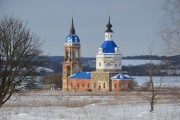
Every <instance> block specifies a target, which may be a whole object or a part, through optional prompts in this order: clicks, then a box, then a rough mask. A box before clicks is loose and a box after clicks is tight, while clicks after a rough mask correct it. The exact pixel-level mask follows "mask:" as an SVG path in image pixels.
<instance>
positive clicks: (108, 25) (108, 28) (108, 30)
mask: <svg viewBox="0 0 180 120" xmlns="http://www.w3.org/2000/svg"><path fill="white" fill-rule="evenodd" d="M106 27H107V30H106V31H105V32H113V31H112V30H111V27H112V25H111V23H110V16H109V21H108V24H107V25H106Z"/></svg>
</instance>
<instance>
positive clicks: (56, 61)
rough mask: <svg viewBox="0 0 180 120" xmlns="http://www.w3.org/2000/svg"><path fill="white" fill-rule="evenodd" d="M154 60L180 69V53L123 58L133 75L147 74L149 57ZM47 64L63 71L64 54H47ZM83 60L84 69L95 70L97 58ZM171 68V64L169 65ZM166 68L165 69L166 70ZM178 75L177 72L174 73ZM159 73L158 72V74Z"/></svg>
mask: <svg viewBox="0 0 180 120" xmlns="http://www.w3.org/2000/svg"><path fill="white" fill-rule="evenodd" d="M150 58H151V59H152V60H153V63H154V64H155V66H156V67H158V64H159V63H161V62H162V61H169V63H170V64H171V66H170V69H171V70H174V69H176V70H180V55H177V56H148V55H140V56H127V57H123V58H122V65H123V71H128V72H129V73H130V74H131V75H146V73H145V72H144V70H143V69H144V68H145V65H146V64H148V63H149V61H150V60H149V59H150ZM47 61H48V62H47V64H46V65H45V67H47V68H50V69H52V70H54V72H58V73H61V72H62V62H63V61H64V56H47ZM81 61H82V63H83V71H94V70H95V64H96V59H95V58H93V57H82V58H81ZM168 68H169V66H168ZM168 68H166V67H165V68H164V69H163V71H166V69H168ZM173 74H174V75H177V74H176V73H173ZM157 75H158V74H157Z"/></svg>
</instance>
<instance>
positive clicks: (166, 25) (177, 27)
mask: <svg viewBox="0 0 180 120" xmlns="http://www.w3.org/2000/svg"><path fill="white" fill-rule="evenodd" d="M164 10H165V12H166V14H165V19H164V20H165V21H163V25H162V29H161V37H162V39H163V40H164V42H165V44H166V52H168V53H170V54H171V55H172V54H175V55H179V54H180V0H166V3H165V6H164Z"/></svg>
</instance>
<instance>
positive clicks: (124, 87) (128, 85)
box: [112, 80, 133, 92]
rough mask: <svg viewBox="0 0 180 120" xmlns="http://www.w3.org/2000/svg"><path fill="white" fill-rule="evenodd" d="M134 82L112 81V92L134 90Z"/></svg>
mask: <svg viewBox="0 0 180 120" xmlns="http://www.w3.org/2000/svg"><path fill="white" fill-rule="evenodd" d="M132 84H133V81H132V80H112V91H116V92H119V91H128V90H132Z"/></svg>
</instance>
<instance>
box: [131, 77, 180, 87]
mask: <svg viewBox="0 0 180 120" xmlns="http://www.w3.org/2000/svg"><path fill="white" fill-rule="evenodd" d="M132 77H133V78H135V79H134V81H136V82H137V83H138V84H139V85H142V84H143V83H145V82H147V81H148V80H149V78H148V76H132ZM153 81H154V83H155V85H159V83H160V81H161V84H162V86H164V87H165V86H166V87H180V77H179V76H165V77H162V76H153Z"/></svg>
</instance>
